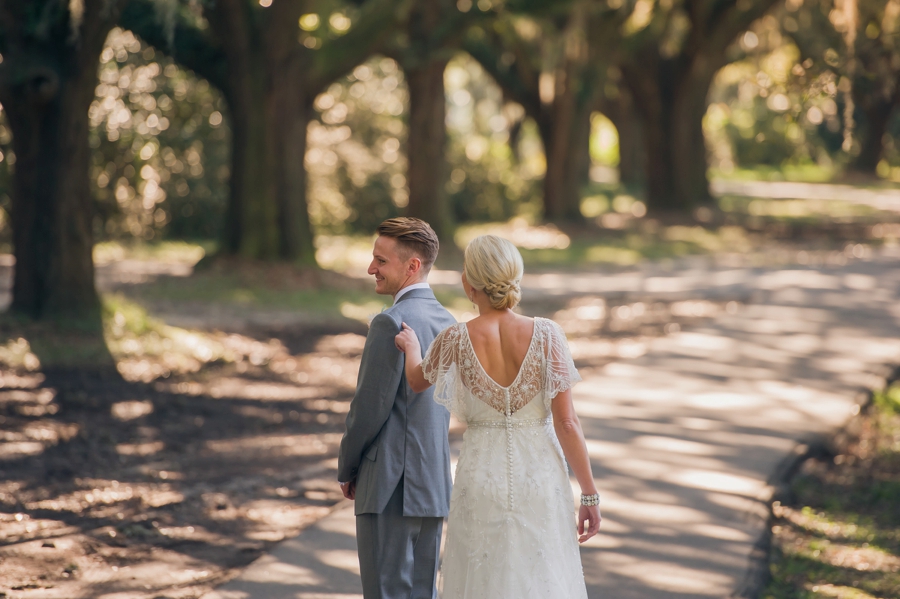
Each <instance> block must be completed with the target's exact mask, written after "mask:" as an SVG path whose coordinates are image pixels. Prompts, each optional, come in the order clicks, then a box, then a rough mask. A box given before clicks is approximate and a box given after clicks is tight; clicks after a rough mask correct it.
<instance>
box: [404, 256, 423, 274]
mask: <svg viewBox="0 0 900 599" xmlns="http://www.w3.org/2000/svg"><path fill="white" fill-rule="evenodd" d="M406 269H407V270H408V271H409V274H411V275H416V274H419V273H420V272H422V260H421V258H419V257H418V256H413V257H412V258H410V259H409V264H407V265H406Z"/></svg>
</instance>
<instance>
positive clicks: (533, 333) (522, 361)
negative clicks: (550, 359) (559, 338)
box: [463, 318, 537, 389]
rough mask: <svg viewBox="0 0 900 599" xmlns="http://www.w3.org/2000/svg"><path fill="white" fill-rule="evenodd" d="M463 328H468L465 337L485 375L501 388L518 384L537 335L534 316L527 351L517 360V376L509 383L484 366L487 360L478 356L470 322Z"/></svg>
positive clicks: (501, 349) (501, 348) (501, 346)
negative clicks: (504, 383)
mask: <svg viewBox="0 0 900 599" xmlns="http://www.w3.org/2000/svg"><path fill="white" fill-rule="evenodd" d="M463 328H465V330H466V331H465V333H466V335H465V337H466V341H467V342H468V344H469V349H470V350H471V351H472V355H473V356H474V358H475V362H476V363H477V366H478V367H479V368H481V371H482V372H483V373H484V375H485V376H486V377H488V378H489V379H490V380H491V381H492V382H493V383H494V384H496V385H497V386H498V387H500V388H501V389H509V388H510V387H512V386H513V385H515V384H516V381H518V380H519V376H520V375H521V374H522V367H523V366H524V365H525V360H526V359H527V358H528V354H529V352H531V347H532V346H533V345H534V340H535V337H536V336H537V335H536V333H537V324H536V323H535V320H534V319H533V318H532V319H531V337H530V338H529V340H528V345H527V346H526V347H525V353H523V354H522V357H521V358H520V359H518V360H516V362H517V363H518V366H516V367H515V372H516V374H515V376H513V379H512V381H510V382H509V384H507V385H503V384H501V383H500V382H499V381H498V380H497V377H495V376H492V375H491V373H489V372H488V371H487V368H485V367H484V364H485V361H484V360H482V359H481V358H480V357H479V356H478V352H477V351H476V350H475V344H474V343H472V336H471V334H470V331H469V324H468V323H464V324H463ZM500 353H501V354H502V353H503V342H502V340H501V341H500ZM504 362H505V357H504Z"/></svg>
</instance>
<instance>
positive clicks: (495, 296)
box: [463, 235, 525, 310]
mask: <svg viewBox="0 0 900 599" xmlns="http://www.w3.org/2000/svg"><path fill="white" fill-rule="evenodd" d="M524 270H525V267H524V265H523V264H522V255H521V254H520V253H519V250H518V248H516V246H514V245H513V244H512V242H510V241H507V240H506V239H503V238H501V237H497V236H496V235H481V236H479V237H476V238H475V239H473V240H472V241H471V242H469V245H468V246H467V247H466V253H465V259H464V260H463V272H465V274H466V279H467V280H468V281H469V285H471V286H472V287H474V288H475V289H479V290H483V291H484V292H485V293H486V294H487V296H488V299H490V300H491V306H492V307H493V308H494V309H495V310H505V309H506V308H510V309H512V308H515V307H516V305H518V303H519V301H520V300H521V299H522V290H521V289H520V288H519V283H521V281H522V273H523V272H524Z"/></svg>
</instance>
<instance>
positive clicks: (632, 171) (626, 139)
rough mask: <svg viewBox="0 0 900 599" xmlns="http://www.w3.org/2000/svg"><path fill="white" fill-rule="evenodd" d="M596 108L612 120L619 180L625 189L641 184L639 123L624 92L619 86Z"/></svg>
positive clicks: (642, 155) (642, 164) (642, 162)
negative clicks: (615, 93)
mask: <svg viewBox="0 0 900 599" xmlns="http://www.w3.org/2000/svg"><path fill="white" fill-rule="evenodd" d="M598 109H599V111H600V112H602V113H603V114H604V115H605V116H606V117H607V118H608V119H609V120H610V121H612V124H613V125H615V127H616V132H617V133H618V136H619V181H620V182H621V183H622V184H623V185H625V186H627V187H639V186H641V185H643V184H644V182H645V176H644V168H645V166H646V162H647V157H646V155H645V152H644V146H643V132H642V130H641V122H640V120H639V119H638V116H637V114H636V113H635V108H634V100H632V98H631V94H630V93H629V91H628V89H627V88H626V87H625V86H624V85H623V86H620V89H619V93H618V95H616V97H615V98H604V99H603V100H602V101H601V102H599V105H598Z"/></svg>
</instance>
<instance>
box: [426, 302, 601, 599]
mask: <svg viewBox="0 0 900 599" xmlns="http://www.w3.org/2000/svg"><path fill="white" fill-rule="evenodd" d="M422 369H423V372H424V374H425V378H426V379H427V380H428V381H430V382H431V383H433V384H434V385H435V392H434V398H435V401H437V402H438V403H440V404H442V405H444V406H446V407H447V408H448V409H450V411H451V412H453V413H454V414H456V415H457V417H458V418H459V419H460V420H462V421H464V422H466V423H467V425H468V426H467V427H466V432H465V435H464V436H463V445H462V449H461V451H460V454H459V461H458V463H457V467H456V478H455V482H454V484H453V495H452V497H451V499H450V514H449V525H448V528H447V542H446V547H445V552H444V558H443V561H442V566H441V569H442V582H441V588H442V593H441V597H443V599H522V598H523V597H527V598H528V599H587V591H586V589H585V584H584V576H583V574H582V570H581V559H580V556H579V552H578V540H577V536H576V534H575V533H576V531H575V526H574V523H573V514H574V503H575V499H574V497H573V495H572V486H571V484H570V482H569V475H568V472H567V469H566V463H565V457H564V455H563V452H562V448H561V447H560V446H559V442H558V440H557V438H556V433H555V430H554V428H553V426H552V418H551V410H550V407H551V402H552V400H553V398H554V397H556V396H557V395H558V394H559V393H560V392H562V391H565V390H566V389H569V388H570V387H571V386H572V385H573V384H574V383H575V382H576V381H579V380H581V377H579V376H578V372H577V371H576V370H575V365H574V363H573V362H572V358H571V355H570V354H569V349H568V345H567V343H566V338H565V335H564V334H563V332H562V329H560V328H559V326H558V325H556V324H555V323H554V322H552V321H550V320H546V319H543V318H536V319H535V322H534V335H533V337H532V340H531V345H530V346H529V348H528V351H527V352H526V354H525V357H524V358H523V360H522V365H521V367H520V369H519V372H518V374H517V375H516V378H515V379H514V380H513V382H512V383H511V384H510V385H509V386H508V387H503V386H501V385H499V384H498V383H497V382H496V381H494V380H492V379H491V378H490V377H489V376H488V375H487V373H485V371H484V368H483V367H482V366H481V363H480V362H478V359H477V357H476V356H475V352H474V350H473V349H472V344H471V342H470V340H469V337H468V330H467V329H466V325H465V324H459V325H454V326H451V327H449V328H447V329H445V330H444V331H443V332H441V333H440V334H439V335H438V336H437V338H436V339H435V340H434V342H433V343H432V345H431V347H430V348H429V350H428V353H427V355H426V356H425V360H424V361H423V364H422ZM535 400H537V401H535Z"/></svg>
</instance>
